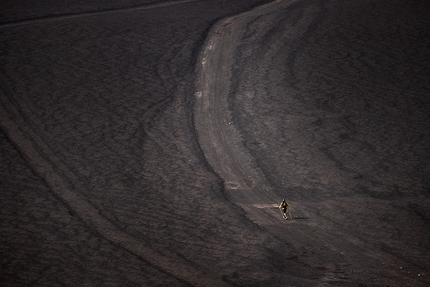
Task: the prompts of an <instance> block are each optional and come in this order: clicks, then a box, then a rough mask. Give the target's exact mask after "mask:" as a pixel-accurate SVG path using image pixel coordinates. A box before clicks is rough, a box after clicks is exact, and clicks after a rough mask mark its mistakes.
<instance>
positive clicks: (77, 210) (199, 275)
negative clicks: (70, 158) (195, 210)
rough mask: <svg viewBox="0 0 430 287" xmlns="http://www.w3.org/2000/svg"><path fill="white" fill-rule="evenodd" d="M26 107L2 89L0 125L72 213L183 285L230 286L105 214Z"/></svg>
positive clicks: (36, 172)
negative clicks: (26, 113) (27, 115)
mask: <svg viewBox="0 0 430 287" xmlns="http://www.w3.org/2000/svg"><path fill="white" fill-rule="evenodd" d="M21 114H22V110H20V108H19V107H18V105H16V104H15V103H14V100H13V99H11V98H10V97H9V96H8V95H7V93H6V92H5V91H3V90H2V89H0V129H2V130H3V132H4V134H5V135H6V136H7V137H8V139H9V141H10V142H11V143H12V144H13V145H14V146H15V148H16V149H17V150H18V151H19V153H20V154H21V155H22V156H23V157H24V159H25V160H26V161H27V163H28V165H29V167H30V168H31V169H32V171H33V172H34V173H35V174H37V175H38V176H39V177H41V178H42V179H43V180H44V181H45V182H46V184H47V186H48V187H49V189H50V190H51V192H52V194H53V195H54V196H55V197H56V198H57V199H58V200H59V201H61V202H62V203H63V204H64V205H65V206H66V207H67V208H68V209H69V212H70V214H71V215H72V216H75V217H77V218H79V219H80V220H82V221H83V223H84V224H86V225H87V226H88V228H89V229H90V230H92V231H94V232H96V233H98V234H100V235H101V236H103V237H104V238H106V239H107V240H109V241H110V242H112V243H113V244H114V245H117V246H120V247H121V248H124V249H125V250H127V251H129V252H130V253H131V254H133V255H135V256H136V257H137V258H139V259H141V260H143V261H145V262H148V263H150V264H151V265H153V266H154V268H156V269H159V270H160V271H161V272H163V273H165V274H167V275H168V276H171V277H173V278H175V279H177V280H178V281H179V282H182V283H183V285H192V286H227V284H226V283H225V282H223V281H221V280H217V279H214V278H213V277H212V276H211V275H210V274H207V273H205V272H204V271H201V270H199V269H196V268H195V267H193V266H192V265H191V264H189V262H187V261H186V259H184V258H181V257H180V256H179V255H177V254H175V253H170V254H169V256H166V255H164V254H162V253H160V252H158V251H157V250H154V249H151V248H148V247H147V246H146V244H145V242H144V241H143V240H141V239H139V238H137V237H134V236H133V235H131V234H129V233H128V232H127V231H125V230H124V229H123V228H122V227H121V226H120V225H119V224H118V223H117V222H115V221H114V220H112V219H110V218H108V217H107V216H106V215H105V214H103V212H102V210H100V209H99V208H98V207H97V206H96V205H94V204H93V203H92V202H91V200H90V199H89V198H87V197H86V196H84V194H85V193H86V194H88V192H83V191H84V190H85V189H86V188H85V186H84V185H83V184H81V183H80V180H79V178H78V177H77V176H76V175H75V174H74V173H73V172H72V171H71V170H70V169H69V168H68V167H67V165H66V164H65V163H63V162H62V161H61V160H60V159H59V158H58V157H57V156H56V155H55V154H54V153H53V151H52V150H51V149H50V148H49V146H48V145H47V144H46V142H44V140H43V139H42V138H41V137H40V136H39V135H38V134H37V132H36V131H35V130H33V129H32V127H31V125H30V124H28V123H27V122H26V120H25V117H24V116H22V115H21Z"/></svg>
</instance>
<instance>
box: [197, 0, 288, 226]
mask: <svg viewBox="0 0 430 287" xmlns="http://www.w3.org/2000/svg"><path fill="white" fill-rule="evenodd" d="M294 2H296V1H291V2H289V3H288V5H291V4H293V3H294ZM279 4H280V3H279V1H274V2H271V3H269V4H266V5H262V6H259V7H257V8H255V9H252V10H250V11H248V12H244V13H241V14H239V15H236V16H232V17H228V18H225V19H223V20H222V21H220V22H218V23H217V24H215V26H214V27H213V28H212V30H211V31H210V33H209V35H208V37H207V39H206V42H205V44H204V47H203V49H202V51H201V53H200V55H199V59H198V63H199V64H198V65H197V68H196V72H197V77H198V80H197V84H196V93H195V97H196V103H195V108H194V119H195V122H194V124H195V127H196V130H197V133H198V135H199V142H200V146H201V148H202V150H203V152H204V154H205V156H206V158H207V160H208V162H209V164H210V165H211V166H212V168H213V169H214V170H215V172H216V173H217V174H218V175H219V176H220V177H221V178H222V179H223V181H224V186H225V189H226V193H227V196H228V198H229V199H230V200H231V201H232V202H234V203H235V204H237V205H238V206H240V207H241V208H242V209H243V210H244V211H245V212H246V213H247V216H248V218H250V219H251V220H252V221H253V222H254V223H257V224H263V225H272V224H277V223H279V220H281V219H280V216H279V211H278V210H277V202H278V201H279V196H278V195H276V194H275V193H274V192H273V190H272V189H271V188H270V186H269V185H268V184H267V181H266V179H265V178H264V175H263V173H262V171H261V170H260V169H259V167H258V166H257V165H256V163H255V162H254V160H253V158H252V156H251V155H250V154H249V153H248V152H247V151H246V149H245V148H244V146H243V144H242V138H241V135H240V133H239V131H238V130H237V129H236V128H235V126H234V124H233V123H232V119H231V118H232V117H231V111H230V110H229V105H228V97H229V89H230V84H231V82H230V78H231V76H232V75H231V69H232V67H233V65H234V64H235V59H234V52H235V49H234V48H233V47H235V46H236V43H237V42H238V41H240V38H241V35H242V33H243V32H244V28H246V24H247V23H248V22H249V21H251V20H253V19H255V18H256V17H258V16H261V15H265V14H270V13H273V12H274V11H276V10H277V8H278V5H279Z"/></svg>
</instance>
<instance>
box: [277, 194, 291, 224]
mask: <svg viewBox="0 0 430 287" xmlns="http://www.w3.org/2000/svg"><path fill="white" fill-rule="evenodd" d="M279 209H280V210H281V211H282V217H283V218H284V219H288V216H289V219H293V217H292V216H291V213H290V205H289V204H288V202H286V201H285V199H284V200H282V202H281V205H279Z"/></svg>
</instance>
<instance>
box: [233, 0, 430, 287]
mask: <svg viewBox="0 0 430 287" xmlns="http://www.w3.org/2000/svg"><path fill="white" fill-rule="evenodd" d="M428 13H429V10H428V5H426V1H299V2H298V3H297V4H296V5H294V6H293V7H288V8H287V9H282V10H280V11H279V12H278V13H272V14H270V15H266V16H262V17H259V18H258V19H255V21H253V22H250V23H249V24H248V26H247V30H246V32H244V34H243V36H242V38H241V41H240V44H238V47H237V68H236V69H235V70H234V79H235V83H234V84H233V85H232V90H231V91H232V92H231V103H230V107H231V109H232V111H233V112H232V116H233V121H234V123H233V124H234V125H235V126H236V127H237V128H239V129H240V130H241V133H242V137H243V143H244V145H245V146H246V147H247V148H248V150H249V151H250V152H251V154H252V155H253V156H254V158H255V159H256V161H257V162H258V165H259V167H260V168H261V169H262V170H263V171H264V173H265V176H266V178H267V179H269V181H270V182H271V184H272V186H273V187H274V188H275V189H276V190H277V192H278V194H279V196H280V198H281V197H284V196H286V197H287V198H289V199H291V200H292V201H293V202H295V203H296V210H298V211H300V206H301V205H306V206H307V207H308V208H310V209H311V210H313V211H314V212H315V213H316V214H318V217H320V218H325V219H326V224H327V226H326V227H327V228H329V227H330V230H332V229H331V227H334V228H335V229H337V230H343V231H345V232H347V233H348V234H349V235H353V236H354V237H356V239H357V242H362V243H365V244H364V246H367V247H369V248H376V249H375V250H378V251H377V252H376V253H375V254H380V255H381V256H382V257H381V258H383V256H384V255H383V254H390V256H394V257H395V258H397V259H399V260H400V262H403V263H400V264H405V265H407V266H409V267H410V268H412V269H413V270H414V271H411V273H413V275H411V274H410V273H409V271H408V273H407V272H405V271H402V270H403V269H400V267H401V266H391V267H390V268H393V270H396V269H398V270H399V272H395V273H397V276H399V277H402V276H403V277H404V278H408V280H409V279H410V280H415V279H419V281H417V282H415V281H409V284H412V285H413V286H426V284H428V279H423V278H419V277H417V276H418V274H420V276H421V275H422V274H421V272H428V271H429V267H430V266H429V264H428V258H429V256H430V254H429V250H430V246H429V241H428V238H429V234H430V229H429V218H430V217H429V216H430V214H429V209H428V206H429V203H430V199H429V186H430V181H429V174H430V146H429V144H428V143H429V142H430V132H429V131H430V118H429V115H430V98H429V91H430V83H429V79H428V76H427V75H428V70H429V68H430V55H429V49H428V47H429V45H430V34H429V30H428V27H429V25H430V23H429V18H428V16H427V15H428ZM322 228H324V226H323V227H322ZM378 256H379V255H378ZM359 264H360V263H359ZM361 264H363V265H364V264H365V262H362V263H361ZM396 264H397V263H396ZM381 268H383V267H382V266H381ZM375 270H376V269H375ZM381 272H382V273H383V271H381ZM422 280H424V281H422ZM426 280H427V281H426ZM424 282H427V283H424ZM399 284H400V283H399ZM414 284H415V285H414ZM412 285H411V286H412ZM399 286H400V285H399Z"/></svg>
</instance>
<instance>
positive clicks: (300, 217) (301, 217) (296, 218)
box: [291, 216, 309, 220]
mask: <svg viewBox="0 0 430 287" xmlns="http://www.w3.org/2000/svg"><path fill="white" fill-rule="evenodd" d="M291 219H293V220H307V219H309V217H304V216H293V217H292V218H291Z"/></svg>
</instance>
